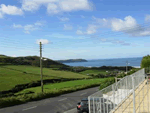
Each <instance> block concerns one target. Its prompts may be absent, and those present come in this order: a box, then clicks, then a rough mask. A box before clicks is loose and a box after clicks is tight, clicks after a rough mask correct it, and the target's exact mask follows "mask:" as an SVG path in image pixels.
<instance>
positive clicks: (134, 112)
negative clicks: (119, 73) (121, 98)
mask: <svg viewBox="0 0 150 113" xmlns="http://www.w3.org/2000/svg"><path fill="white" fill-rule="evenodd" d="M132 89H133V113H136V111H135V88H134V75H133V76H132Z"/></svg>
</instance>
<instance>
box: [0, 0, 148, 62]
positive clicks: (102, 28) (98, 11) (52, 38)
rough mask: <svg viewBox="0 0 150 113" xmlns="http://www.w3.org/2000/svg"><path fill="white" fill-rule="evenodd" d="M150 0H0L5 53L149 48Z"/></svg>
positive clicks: (91, 55) (75, 54)
mask: <svg viewBox="0 0 150 113" xmlns="http://www.w3.org/2000/svg"><path fill="white" fill-rule="evenodd" d="M149 5H150V1H149V0H0V54H5V55H9V56H28V55H38V56H39V45H38V43H39V41H41V42H42V43H43V56H44V57H48V58H50V59H53V60H60V59H74V58H83V59H107V58H127V57H142V56H145V55H147V54H149V47H150V24H149V23H150V11H149Z"/></svg>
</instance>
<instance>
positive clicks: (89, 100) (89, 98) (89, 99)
mask: <svg viewBox="0 0 150 113" xmlns="http://www.w3.org/2000/svg"><path fill="white" fill-rule="evenodd" d="M90 102H91V97H90V96H89V97H88V103H89V113H91V108H90V107H91V104H90Z"/></svg>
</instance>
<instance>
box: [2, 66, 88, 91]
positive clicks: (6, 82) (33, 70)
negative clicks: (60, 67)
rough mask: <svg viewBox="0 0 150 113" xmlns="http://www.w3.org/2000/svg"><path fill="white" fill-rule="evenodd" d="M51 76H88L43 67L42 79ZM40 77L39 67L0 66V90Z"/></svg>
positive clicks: (51, 77) (50, 77)
mask: <svg viewBox="0 0 150 113" xmlns="http://www.w3.org/2000/svg"><path fill="white" fill-rule="evenodd" d="M24 72H26V73H24ZM53 78H88V76H86V75H82V74H78V73H73V72H67V71H55V70H52V69H49V68H43V79H53ZM40 79H41V77H40V68H39V67H32V66H13V65H8V66H1V67H0V91H3V90H9V89H11V88H13V87H14V86H15V85H17V84H25V83H29V82H32V81H37V80H40Z"/></svg>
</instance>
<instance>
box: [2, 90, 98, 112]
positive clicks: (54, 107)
mask: <svg viewBox="0 0 150 113" xmlns="http://www.w3.org/2000/svg"><path fill="white" fill-rule="evenodd" d="M98 88H99V87H94V88H88V89H84V90H80V91H76V92H72V93H68V94H63V95H60V96H58V97H52V98H47V99H43V100H39V101H32V102H28V103H25V104H21V105H16V106H12V107H6V108H2V109H0V113H77V109H76V105H77V102H80V101H81V99H82V98H87V97H88V96H89V95H91V94H93V93H95V92H97V91H98Z"/></svg>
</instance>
